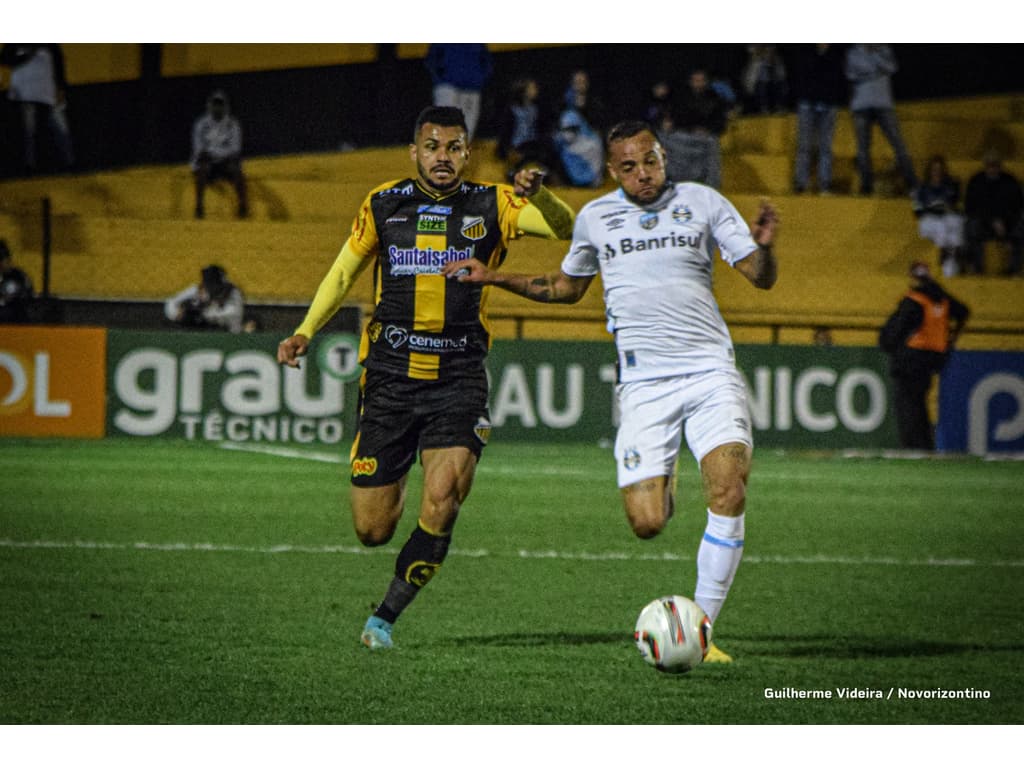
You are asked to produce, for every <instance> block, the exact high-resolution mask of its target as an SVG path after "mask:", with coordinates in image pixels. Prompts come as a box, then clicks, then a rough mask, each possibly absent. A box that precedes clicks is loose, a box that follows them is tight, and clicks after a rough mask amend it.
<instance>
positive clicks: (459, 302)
mask: <svg viewBox="0 0 1024 768" xmlns="http://www.w3.org/2000/svg"><path fill="white" fill-rule="evenodd" d="M528 204H529V203H528V201H527V200H526V198H523V197H519V196H517V195H516V194H515V192H514V190H513V188H512V187H511V186H508V185H505V184H478V183H474V182H470V181H464V182H462V184H461V185H460V186H459V187H458V189H456V190H455V191H453V192H451V193H449V194H447V195H444V196H440V197H438V196H435V195H433V194H431V193H429V192H427V191H426V190H425V189H424V188H423V187H421V186H420V184H419V183H417V181H416V180H415V179H411V178H410V179H405V180H402V181H397V182H388V183H386V184H382V185H381V186H379V187H377V188H376V189H374V190H373V191H371V192H370V194H369V195H367V197H366V199H365V201H364V202H363V204H362V206H361V208H360V210H359V213H358V215H357V216H356V219H355V222H354V223H353V225H352V233H351V236H350V238H349V241H348V247H350V248H351V249H352V250H353V251H354V252H355V253H356V254H357V255H358V256H360V257H362V258H363V259H370V258H373V259H375V263H374V274H373V281H374V304H375V307H374V312H373V317H372V318H371V319H370V322H369V324H368V325H367V328H366V331H365V332H364V334H363V338H362V342H361V346H360V358H361V362H362V363H363V366H364V367H366V368H368V369H378V370H384V371H389V372H391V373H394V374H398V375H403V376H408V377H409V378H413V379H423V380H431V379H444V378H447V377H449V376H451V375H453V374H458V373H459V372H460V371H466V370H470V369H478V368H479V367H480V366H481V365H482V364H483V359H484V357H485V356H486V354H487V350H488V348H489V346H490V332H489V330H488V327H487V320H486V316H485V311H484V310H485V304H486V299H487V292H488V290H489V289H488V288H487V287H482V286H480V285H478V284H472V283H460V282H458V281H457V280H452V279H448V278H445V277H444V276H443V275H442V274H441V268H442V266H443V265H444V264H446V263H448V262H453V261H461V260H463V259H468V258H476V259H479V260H481V261H483V262H485V263H486V264H488V265H489V266H490V267H492V268H496V267H497V266H498V265H500V264H501V262H502V261H503V260H504V258H505V254H506V251H507V248H508V243H509V241H511V240H512V239H514V238H516V237H518V236H519V235H520V234H522V232H521V231H520V229H519V214H520V212H521V211H522V210H523V208H525V207H526V206H527V205H528Z"/></svg>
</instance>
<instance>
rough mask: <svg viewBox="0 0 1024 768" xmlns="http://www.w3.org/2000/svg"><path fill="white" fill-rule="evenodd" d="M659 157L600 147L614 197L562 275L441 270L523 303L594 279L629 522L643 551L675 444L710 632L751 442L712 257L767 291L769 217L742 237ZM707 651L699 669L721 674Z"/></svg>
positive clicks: (580, 234) (591, 209)
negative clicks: (699, 503) (685, 462)
mask: <svg viewBox="0 0 1024 768" xmlns="http://www.w3.org/2000/svg"><path fill="white" fill-rule="evenodd" d="M665 159H666V158H665V151H664V149H663V148H662V147H661V144H660V143H659V142H658V139H657V137H656V136H655V134H654V133H653V132H652V131H651V129H650V128H649V127H648V126H647V125H646V124H645V123H642V122H636V121H628V122H624V123H620V124H618V125H617V126H615V127H614V128H612V129H611V131H609V133H608V171H609V173H610V174H611V176H612V178H613V179H615V181H616V182H618V184H619V189H617V190H616V191H614V192H611V193H609V194H607V195H604V196H603V197H600V198H598V199H597V200H594V201H592V202H590V203H588V204H587V205H585V206H584V207H583V209H582V210H581V211H580V213H579V215H578V216H577V217H576V225H575V231H574V232H573V242H572V247H571V249H570V251H569V253H568V255H566V257H565V259H564V260H563V261H562V265H561V270H560V271H558V272H553V273H549V274H545V275H515V274H504V273H502V272H499V271H495V270H491V269H489V268H488V267H487V265H486V264H484V263H483V262H481V261H478V260H475V259H470V260H467V261H461V262H457V263H453V264H449V265H448V266H447V267H446V268H445V273H446V274H447V275H448V276H450V277H453V278H455V279H458V280H461V281H471V282H479V283H484V284H489V285H496V286H498V287H500V288H504V289H505V290H508V291H511V292H512V293H516V294H518V295H520V296H524V297H526V298H528V299H532V300H534V301H542V302H560V303H574V302H577V301H579V300H580V298H582V296H583V294H584V293H585V292H586V290H587V288H588V287H589V286H590V283H591V282H592V280H593V278H594V276H595V275H597V274H598V272H600V273H601V280H602V283H603V284H604V301H605V307H606V309H607V316H608V329H609V331H611V332H612V333H613V334H614V335H615V346H616V350H617V356H618V371H619V383H618V388H617V393H618V398H619V407H620V413H621V420H620V426H619V430H618V434H617V436H616V440H615V461H616V464H617V467H618V484H619V487H620V489H621V491H622V498H623V503H624V505H625V509H626V516H627V518H628V520H629V523H630V525H631V526H632V528H633V531H634V533H636V535H637V536H639V537H640V538H644V539H646V538H650V537H652V536H655V535H657V534H658V533H659V532H660V531H661V530H662V529H663V528H664V527H665V524H666V522H668V519H669V518H670V517H671V516H672V513H673V505H674V499H673V492H674V482H673V481H674V477H673V475H674V471H675V464H676V459H677V457H678V454H679V448H680V444H681V438H682V435H683V434H684V432H685V436H686V442H687V445H688V446H689V448H690V451H691V452H692V453H693V455H694V458H696V460H697V462H698V464H699V465H700V472H701V479H702V482H703V487H704V494H705V498H706V501H707V507H708V509H707V528H706V529H705V533H704V537H703V539H702V540H701V543H700V546H699V549H698V552H697V585H696V588H695V590H694V600H695V601H696V602H697V604H698V605H700V607H701V608H702V609H703V610H704V611H705V613H707V615H708V617H709V618H710V619H711V621H712V622H714V621H715V620H716V619H717V617H718V613H719V611H720V609H721V607H722V603H723V602H724V600H725V597H726V594H727V593H728V591H729V587H730V586H731V584H732V581H733V577H734V576H735V573H736V568H737V566H738V565H739V561H740V558H741V557H742V554H743V537H744V506H745V501H746V486H747V479H748V477H749V475H750V463H751V454H752V448H753V439H752V434H751V426H750V411H749V406H748V402H747V392H746V388H745V385H744V383H743V379H742V377H741V375H740V374H739V371H738V370H737V369H736V364H735V360H734V354H733V346H732V340H731V338H730V336H729V331H728V328H727V327H726V325H725V321H724V320H723V319H722V315H721V312H720V311H719V309H718V304H717V302H716V301H715V298H714V295H713V293H712V287H711V270H712V264H713V259H714V258H715V252H716V250H717V251H720V253H721V258H722V259H724V260H725V261H726V262H727V263H728V264H729V265H730V266H732V267H733V268H734V269H736V270H737V271H738V272H739V273H740V274H742V275H743V276H744V277H746V278H747V279H748V280H749V281H750V282H751V283H752V284H753V285H755V286H756V287H758V288H763V289H768V288H771V287H772V286H773V285H774V284H775V280H776V277H777V262H776V259H775V256H774V254H773V252H772V243H773V241H774V239H775V232H776V229H777V227H778V217H777V215H776V212H775V210H774V208H773V207H772V206H771V205H769V204H768V203H766V202H762V203H761V207H760V211H759V213H758V216H757V220H756V222H755V223H754V224H753V228H752V229H751V227H748V226H747V224H746V223H745V222H744V221H743V219H742V217H741V216H740V214H739V213H738V212H737V211H736V208H735V207H734V206H733V205H732V203H730V202H729V201H728V200H727V199H726V198H724V197H723V196H722V195H720V194H719V193H718V192H716V191H715V190H714V189H712V188H711V187H707V186H704V185H702V184H695V183H678V184H677V183H673V182H671V181H669V180H668V178H667V177H666V173H665ZM731 660H732V659H731V657H729V656H728V655H727V654H726V653H724V652H723V651H721V650H720V649H719V648H717V647H716V646H712V647H711V649H710V650H709V652H708V655H707V656H706V657H705V661H712V662H715V661H717V662H728V661H731Z"/></svg>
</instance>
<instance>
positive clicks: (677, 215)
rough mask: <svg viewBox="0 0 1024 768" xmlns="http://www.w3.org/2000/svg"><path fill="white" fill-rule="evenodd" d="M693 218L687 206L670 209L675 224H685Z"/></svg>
mask: <svg viewBox="0 0 1024 768" xmlns="http://www.w3.org/2000/svg"><path fill="white" fill-rule="evenodd" d="M692 218H693V211H691V210H690V207H689V206H688V205H677V206H676V207H675V208H673V209H672V221H674V222H675V223H676V224H685V223H686V222H688V221H690V220H691V219H692Z"/></svg>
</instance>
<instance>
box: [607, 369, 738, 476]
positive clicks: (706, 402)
mask: <svg viewBox="0 0 1024 768" xmlns="http://www.w3.org/2000/svg"><path fill="white" fill-rule="evenodd" d="M617 395H618V399H619V411H620V419H621V421H620V425H619V431H618V434H617V435H616V437H615V464H616V466H617V467H618V480H619V487H620V488H625V487H626V486H627V485H632V484H633V483H637V482H639V481H641V480H647V479H648V478H651V477H660V476H662V475H664V476H666V477H670V476H671V475H672V473H673V471H674V470H675V465H676V459H677V458H678V456H679V446H680V444H681V440H682V434H683V429H684V425H685V429H686V444H687V445H688V446H689V448H690V452H691V453H692V454H693V457H694V458H695V459H696V460H697V463H698V464H700V461H701V459H703V458H704V457H705V456H706V455H707V454H708V453H710V452H711V451H712V450H713V449H715V448H717V447H718V446H720V445H724V444H726V443H744V444H745V445H749V446H751V447H753V445H754V438H753V434H752V432H751V428H750V407H749V404H748V401H747V389H746V385H745V384H744V383H743V377H742V376H740V374H739V372H738V371H736V370H728V369H723V370H716V371H706V372H704V373H698V374H692V375H688V376H670V377H666V378H660V379H650V380H646V381H633V382H627V383H625V384H620V385H619V386H618V388H617Z"/></svg>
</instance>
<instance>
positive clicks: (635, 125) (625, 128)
mask: <svg viewBox="0 0 1024 768" xmlns="http://www.w3.org/2000/svg"><path fill="white" fill-rule="evenodd" d="M644 131H647V132H648V133H650V134H651V135H652V136H654V137H655V138H657V136H658V134H657V133H655V131H654V129H653V128H651V126H650V125H649V124H648V123H645V122H644V121H643V120H623V121H622V122H621V123H616V124H615V125H613V126H612V127H611V129H610V130H609V131H608V136H607V138H606V139H605V146H607V147H611V145H612V144H613V143H614V142H616V141H622V140H623V139H631V138H633V137H634V136H638V135H639V134H641V133H643V132H644Z"/></svg>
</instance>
